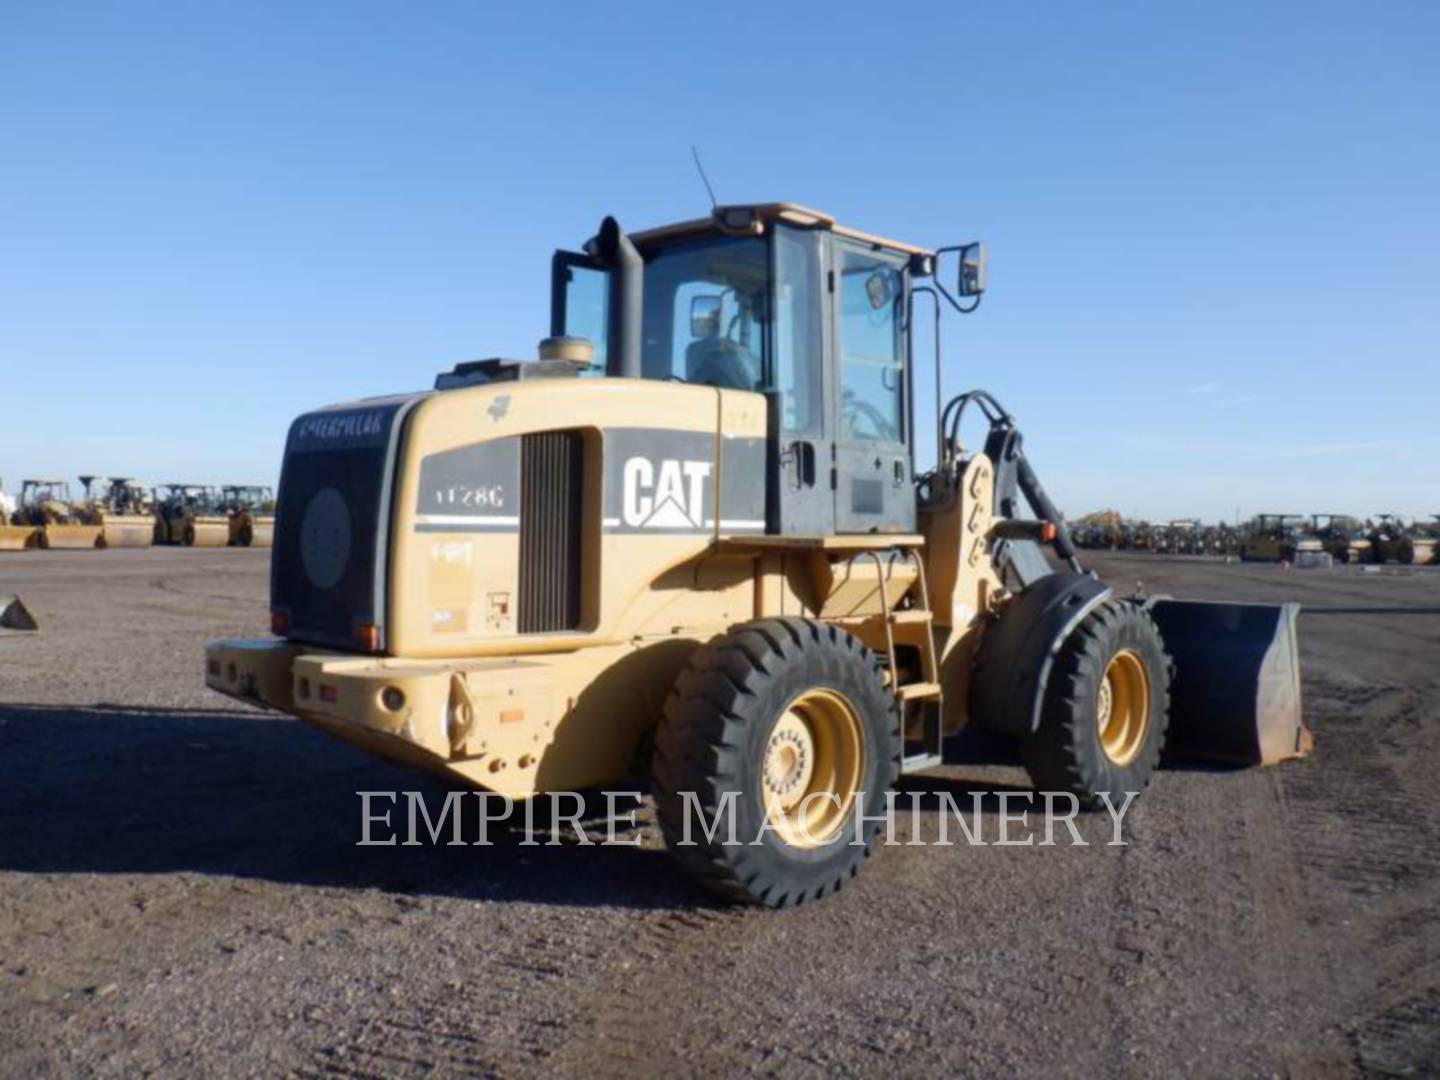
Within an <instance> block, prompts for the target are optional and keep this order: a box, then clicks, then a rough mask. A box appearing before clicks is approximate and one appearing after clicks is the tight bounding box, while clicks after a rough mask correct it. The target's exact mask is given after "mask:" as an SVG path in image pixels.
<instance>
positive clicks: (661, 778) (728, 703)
mask: <svg viewBox="0 0 1440 1080" xmlns="http://www.w3.org/2000/svg"><path fill="white" fill-rule="evenodd" d="M901 751H902V743H901V737H900V715H899V710H898V708H897V707H896V703H895V698H894V696H893V695H892V694H891V693H890V690H889V689H888V687H887V686H886V684H885V675H884V669H883V668H882V666H881V663H880V658H879V656H878V655H877V654H875V653H873V652H871V651H870V650H869V649H867V648H866V647H865V646H864V645H862V644H861V643H860V641H859V640H857V639H856V638H855V637H853V636H851V635H850V634H848V633H846V632H844V631H842V630H840V629H838V628H837V627H835V626H833V625H829V624H825V623H816V622H811V621H809V620H806V619H765V620H760V621H757V622H753V623H747V624H745V625H743V626H739V627H736V628H735V629H734V630H731V631H730V632H728V633H726V634H724V635H722V636H721V637H719V638H717V639H715V640H714V641H712V642H711V643H710V644H708V645H706V646H705V647H704V648H702V649H700V650H699V651H698V652H697V653H696V654H695V656H694V657H693V659H692V660H691V662H690V666H689V668H688V669H687V670H686V671H685V672H684V673H683V674H681V676H680V678H679V679H678V680H677V681H676V684H675V689H674V692H673V693H672V694H671V695H670V698H669V700H668V701H667V702H666V704H665V717H664V719H663V720H662V721H661V723H660V727H659V731H658V732H657V734H656V739H655V756H654V759H653V766H652V775H653V781H654V790H655V802H656V808H657V816H658V818H659V822H660V827H661V831H662V832H663V833H664V836H665V843H666V846H667V847H668V848H669V849H670V852H671V854H672V855H673V856H674V857H675V859H676V861H677V862H678V863H679V865H680V867H681V869H682V870H684V871H685V873H687V874H688V875H689V876H690V877H691V878H693V879H694V880H695V881H696V882H697V883H699V884H700V885H701V886H703V887H705V888H707V889H709V890H710V891H711V892H714V893H716V894H718V895H719V896H722V897H724V898H726V899H728V900H732V901H741V902H749V903H756V904H764V905H767V906H770V907H787V906H790V905H793V904H799V903H803V902H805V901H807V900H819V899H820V898H822V897H824V896H828V895H830V894H831V893H834V892H836V891H837V890H839V888H840V887H841V886H842V885H844V884H845V882H847V881H849V880H850V879H851V878H852V877H854V876H855V875H856V874H857V873H858V872H859V870H860V867H861V865H863V863H864V861H865V859H866V858H868V857H869V855H870V853H871V850H872V848H873V846H874V842H875V838H876V836H877V835H878V833H879V831H880V826H881V825H882V824H883V820H882V819H881V815H882V814H883V812H884V809H885V794H886V792H887V791H888V790H889V789H890V787H891V785H893V784H894V782H895V780H896V778H897V777H898V776H899V774H900V755H901ZM684 793H693V796H692V797H690V798H687V797H686V795H685V794H684ZM727 804H728V807H727ZM807 811H808V813H807ZM862 812H863V813H864V815H865V816H866V818H867V819H873V820H867V821H865V823H864V824H863V827H861V828H860V829H859V832H858V835H857V825H856V815H857V814H858V813H862ZM717 815H718V817H717ZM687 818H688V829H687ZM717 820H718V822H719V826H718V828H714V831H713V833H712V834H711V835H712V837H713V839H712V838H707V836H706V833H705V831H704V830H705V829H706V828H712V823H713V822H716V821H717ZM732 820H733V822H734V831H733V836H734V837H735V839H736V840H737V841H738V842H737V843H733V844H731V843H727V842H726V841H727V839H729V837H730V835H731V833H730V828H729V825H730V822H731V821H732ZM687 839H688V842H687ZM757 840H758V841H759V842H758V843H756V842H754V841H757ZM857 840H858V842H857Z"/></svg>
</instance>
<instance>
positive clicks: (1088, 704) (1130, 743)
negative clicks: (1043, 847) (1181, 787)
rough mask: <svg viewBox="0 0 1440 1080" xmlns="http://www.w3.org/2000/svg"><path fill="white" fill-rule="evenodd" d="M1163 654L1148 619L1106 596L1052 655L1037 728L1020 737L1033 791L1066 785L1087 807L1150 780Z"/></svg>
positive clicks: (1163, 716) (1163, 722)
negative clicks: (1101, 796) (1058, 650)
mask: <svg viewBox="0 0 1440 1080" xmlns="http://www.w3.org/2000/svg"><path fill="white" fill-rule="evenodd" d="M1171 666H1172V665H1171V662H1170V657H1169V656H1168V655H1167V654H1166V652H1165V644H1164V641H1163V640H1162V638H1161V637H1160V631H1159V629H1158V628H1157V627H1156V625H1155V622H1154V620H1153V619H1151V618H1150V615H1149V613H1148V612H1147V611H1145V610H1144V609H1143V608H1141V607H1139V606H1138V605H1136V604H1129V603H1124V602H1121V601H1117V600H1110V601H1107V602H1105V603H1104V604H1101V605H1100V606H1099V607H1098V608H1096V609H1095V610H1094V611H1092V612H1091V613H1090V614H1089V615H1088V616H1087V617H1086V618H1085V620H1084V621H1083V622H1082V623H1081V624H1080V625H1079V626H1078V627H1076V628H1075V630H1074V631H1073V632H1072V633H1071V635H1070V637H1069V638H1067V639H1066V641H1065V643H1064V645H1062V646H1061V648H1060V653H1059V655H1058V656H1057V657H1056V658H1055V666H1054V668H1053V669H1052V671H1051V674H1050V679H1049V682H1048V684H1047V686H1046V689H1045V701H1044V704H1043V705H1042V706H1041V711H1040V730H1039V731H1037V732H1036V733H1035V734H1034V735H1032V736H1030V737H1029V738H1028V739H1026V740H1024V741H1023V742H1022V744H1021V752H1022V756H1023V757H1024V760H1025V767H1026V768H1027V769H1028V770H1029V772H1030V777H1031V779H1032V780H1034V782H1035V786H1036V788H1037V789H1039V790H1040V791H1069V792H1071V793H1073V794H1074V795H1075V796H1076V798H1078V799H1079V800H1080V804H1081V805H1082V806H1084V807H1086V808H1088V809H1099V808H1100V807H1102V806H1103V805H1104V802H1103V800H1102V799H1101V798H1100V794H1101V792H1106V793H1108V794H1109V795H1110V800H1111V803H1112V804H1113V805H1115V806H1117V807H1118V806H1119V805H1121V803H1122V802H1123V801H1124V798H1125V795H1124V793H1125V792H1128V791H1133V792H1136V793H1137V794H1138V793H1139V792H1141V791H1143V790H1145V787H1146V785H1148V784H1149V783H1150V777H1151V774H1152V773H1154V771H1155V766H1156V763H1157V762H1159V760H1160V751H1161V750H1162V749H1163V747H1164V744H1165V734H1166V731H1167V730H1168V728H1169V724H1170V673H1171Z"/></svg>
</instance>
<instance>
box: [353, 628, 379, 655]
mask: <svg viewBox="0 0 1440 1080" xmlns="http://www.w3.org/2000/svg"><path fill="white" fill-rule="evenodd" d="M353 640H354V642H355V648H357V649H359V650H360V651H361V652H368V653H375V652H379V651H380V631H379V630H378V629H376V627H375V626H374V625H373V624H372V623H358V624H357V625H356V627H355V633H354V635H353Z"/></svg>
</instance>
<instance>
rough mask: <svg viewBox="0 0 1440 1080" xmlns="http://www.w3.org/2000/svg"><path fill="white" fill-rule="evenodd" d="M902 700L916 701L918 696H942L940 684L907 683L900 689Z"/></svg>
mask: <svg viewBox="0 0 1440 1080" xmlns="http://www.w3.org/2000/svg"><path fill="white" fill-rule="evenodd" d="M898 693H899V695H900V700H901V701H914V700H915V699H917V698H938V697H939V696H940V684H939V683H933V682H916V683H906V684H905V685H904V686H902V687H900V689H899V691H898Z"/></svg>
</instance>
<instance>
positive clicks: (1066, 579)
mask: <svg viewBox="0 0 1440 1080" xmlns="http://www.w3.org/2000/svg"><path fill="white" fill-rule="evenodd" d="M1110 596H1111V589H1110V587H1109V586H1108V585H1106V584H1105V583H1104V582H1102V581H1099V580H1097V579H1096V578H1093V577H1090V576H1089V575H1088V574H1076V573H1073V572H1071V571H1056V572H1055V573H1053V574H1047V575H1046V576H1045V577H1042V578H1040V579H1039V580H1038V581H1036V582H1035V583H1034V584H1032V585H1031V586H1030V587H1029V588H1028V589H1026V590H1025V591H1024V592H1022V593H1021V594H1020V595H1019V596H1017V597H1015V598H1014V599H1013V600H1011V601H1010V603H1008V604H1006V605H1005V608H1004V609H1003V610H1002V611H1001V612H1000V614H999V615H998V616H996V617H995V619H994V621H993V622H991V623H990V625H989V626H987V627H986V628H985V630H984V632H983V636H982V637H981V639H980V648H979V650H978V651H977V652H976V655H975V671H974V677H973V679H972V681H971V685H970V715H971V716H973V717H975V718H976V719H977V721H978V722H979V723H980V725H981V726H982V727H984V728H985V729H986V730H988V731H993V732H996V733H997V734H1001V735H1010V736H1014V737H1016V738H1023V737H1024V736H1027V735H1033V734H1035V732H1037V731H1038V730H1039V729H1040V705H1041V703H1042V702H1043V701H1044V700H1045V686H1046V684H1047V683H1048V682H1049V679H1050V669H1051V668H1052V667H1053V666H1054V663H1055V655H1056V654H1057V653H1058V652H1059V651H1060V646H1061V645H1063V644H1064V643H1065V639H1066V638H1068V637H1069V636H1070V634H1071V633H1072V632H1073V631H1074V629H1075V627H1077V626H1079V625H1080V623H1081V621H1082V620H1083V619H1084V618H1085V616H1087V615H1089V614H1090V612H1092V611H1094V610H1095V608H1097V607H1098V606H1099V605H1100V604H1102V603H1103V602H1104V601H1105V600H1107V599H1108V598H1109V597H1110Z"/></svg>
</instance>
